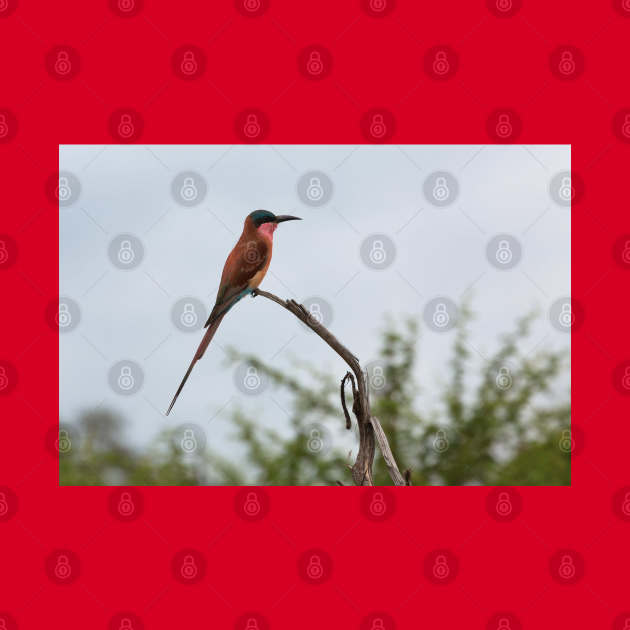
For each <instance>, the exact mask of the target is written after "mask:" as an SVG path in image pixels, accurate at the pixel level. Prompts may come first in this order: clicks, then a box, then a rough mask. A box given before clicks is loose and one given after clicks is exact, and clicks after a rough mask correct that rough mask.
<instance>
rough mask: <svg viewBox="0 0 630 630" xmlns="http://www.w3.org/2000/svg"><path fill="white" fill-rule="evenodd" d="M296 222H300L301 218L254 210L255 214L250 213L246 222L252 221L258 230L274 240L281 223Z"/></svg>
mask: <svg viewBox="0 0 630 630" xmlns="http://www.w3.org/2000/svg"><path fill="white" fill-rule="evenodd" d="M296 220H300V217H293V216H291V215H290V214H274V213H273V212H269V210H254V212H250V213H249V215H248V216H247V219H246V222H247V221H250V222H251V224H252V225H253V227H254V228H255V229H256V230H258V231H259V232H261V233H262V234H264V235H265V236H267V237H268V238H273V233H274V230H275V229H276V228H277V227H278V224H279V223H283V222H284V221H296Z"/></svg>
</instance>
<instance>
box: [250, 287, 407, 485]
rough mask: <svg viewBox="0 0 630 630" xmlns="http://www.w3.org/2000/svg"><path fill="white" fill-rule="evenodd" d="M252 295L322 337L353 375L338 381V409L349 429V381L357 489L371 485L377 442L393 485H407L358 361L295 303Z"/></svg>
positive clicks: (372, 482) (255, 292)
mask: <svg viewBox="0 0 630 630" xmlns="http://www.w3.org/2000/svg"><path fill="white" fill-rule="evenodd" d="M252 295H253V296H254V297H255V296H257V295H261V296H262V297H265V298H267V299H268V300H271V301H272V302H275V303H276V304H279V305H280V306H282V307H283V308H285V309H287V310H288V311H289V312H291V313H293V315H295V316H296V317H297V318H298V319H299V320H300V321H301V322H302V323H303V324H305V325H306V326H308V327H309V328H310V329H311V330H312V331H313V332H314V333H315V334H316V335H318V336H319V337H321V338H322V339H323V340H324V341H325V342H326V343H327V344H328V345H329V346H330V347H331V348H332V349H333V350H334V351H335V352H336V353H337V354H338V355H339V356H340V357H341V358H342V359H343V360H344V361H345V362H346V363H347V364H348V366H349V367H350V369H351V370H352V372H348V373H347V374H346V375H345V376H344V377H343V379H342V380H341V406H342V409H343V412H344V416H345V419H346V428H347V429H350V428H351V426H352V423H351V420H350V414H349V413H348V409H347V406H346V398H345V386H346V384H347V383H348V381H349V382H350V383H351V385H352V396H353V403H352V412H353V413H354V416H355V418H356V420H357V426H358V428H359V452H358V453H357V458H356V460H355V462H354V465H353V466H352V468H351V470H352V479H353V480H354V483H355V484H356V485H358V486H373V485H374V479H373V474H372V467H373V465H374V453H375V443H376V442H378V446H379V449H380V451H381V454H382V456H383V460H384V461H385V465H386V466H387V470H388V471H389V474H390V476H391V478H392V481H393V482H394V485H396V486H404V485H408V484H406V482H405V479H404V478H403V476H402V475H401V474H400V470H399V469H398V466H397V464H396V460H395V459H394V455H393V454H392V451H391V449H390V447H389V442H388V441H387V436H386V435H385V432H384V431H383V428H382V427H381V424H380V422H379V421H378V419H377V418H375V417H374V416H372V414H371V412H370V399H369V391H368V387H367V383H366V378H365V373H364V372H363V370H362V369H361V365H360V364H359V360H358V359H357V357H356V356H354V354H352V352H350V350H348V348H346V347H345V346H344V345H343V344H342V343H341V342H340V341H339V340H338V339H337V337H335V336H334V335H333V334H332V333H331V332H330V331H329V330H328V329H327V328H326V327H325V326H324V325H323V324H321V323H320V322H319V321H318V320H317V319H316V318H314V317H312V316H311V315H310V313H309V312H308V311H307V310H306V309H305V308H304V306H302V304H299V303H298V302H296V301H295V300H282V299H280V298H279V297H277V296H276V295H274V294H273V293H269V292H267V291H261V290H260V289H256V290H255V291H254V292H253V293H252Z"/></svg>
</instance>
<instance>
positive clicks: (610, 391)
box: [0, 0, 630, 630]
mask: <svg viewBox="0 0 630 630" xmlns="http://www.w3.org/2000/svg"><path fill="white" fill-rule="evenodd" d="M124 1H125V0H123V3H124ZM137 1H138V0H136V2H137ZM244 1H245V0H244ZM384 1H385V5H386V6H387V7H390V8H392V10H391V11H389V12H388V11H385V13H386V15H384V16H383V17H374V16H372V15H370V14H369V12H366V11H365V10H364V8H365V7H366V6H369V2H359V1H358V0H357V1H356V2H347V3H339V2H332V1H331V0H321V1H320V2H317V3H316V4H308V5H305V4H302V3H295V2H289V0H271V2H266V1H262V0H261V5H260V7H261V13H262V14H261V15H260V16H257V17H256V16H253V17H252V16H247V15H245V14H243V13H242V12H239V9H238V7H239V6H240V5H239V4H238V3H234V2H228V1H227V0H225V1H223V2H217V3H212V4H210V5H208V4H207V3H201V2H180V3H177V4H175V5H174V4H173V3H151V2H146V3H139V4H138V5H137V6H138V7H139V9H138V11H137V14H136V12H135V11H132V12H131V15H130V16H128V17H122V16H121V15H119V13H117V11H115V10H112V7H114V8H116V7H117V6H118V3H117V2H109V3H108V2H105V1H104V0H103V1H101V2H99V3H96V4H95V3H85V2H78V1H73V2H64V3H62V4H61V5H60V4H59V3H49V4H48V5H46V4H43V3H38V4H29V3H26V2H23V1H20V2H17V3H16V0H9V1H8V2H4V3H0V58H1V59H3V64H2V70H1V72H2V85H3V88H4V89H3V90H2V97H1V98H0V101H1V102H0V110H1V111H0V114H4V119H0V123H2V121H3V120H4V122H5V123H6V124H7V125H8V126H7V127H6V128H3V127H2V125H1V124H0V156H1V159H2V175H3V178H2V179H3V182H4V185H3V202H4V203H3V212H2V227H1V228H0V232H2V233H3V234H5V235H6V236H5V237H4V240H5V242H6V243H8V245H7V252H8V256H9V260H8V262H6V263H3V264H2V268H1V269H0V277H1V278H2V280H3V287H4V296H5V300H4V306H3V308H2V309H0V317H1V318H2V330H3V331H4V332H5V335H4V337H3V344H2V351H1V355H2V356H1V357H0V359H1V360H3V361H5V362H7V363H6V364H3V365H5V367H6V368H7V374H8V376H9V380H10V386H9V387H7V388H5V389H4V390H3V395H1V396H0V406H1V409H2V414H1V417H2V425H3V431H2V433H3V436H2V440H1V441H0V484H1V485H3V486H5V487H6V488H8V490H6V498H7V501H8V504H7V505H8V512H6V513H5V514H4V515H3V516H2V515H0V558H1V559H2V562H1V563H0V575H1V576H2V582H3V588H2V591H1V592H0V611H5V612H3V613H0V615H2V614H4V615H5V617H4V619H5V625H6V627H7V628H9V629H10V628H16V627H18V628H30V627H33V628H41V627H47V626H48V625H52V622H51V619H53V618H56V619H57V621H55V623H54V625H55V626H56V627H64V628H85V627H93V628H101V627H108V624H110V625H109V627H119V625H120V624H119V618H115V617H114V616H115V615H116V614H118V613H121V612H123V611H133V612H134V614H137V615H138V616H139V617H140V618H141V619H142V622H143V626H141V624H140V622H139V621H138V620H137V619H135V618H133V624H132V627H134V628H136V627H138V628H139V627H146V628H171V627H189V628H206V627H209V626H217V627H226V626H227V627H232V626H233V625H234V624H235V623H236V624H237V627H246V621H247V617H245V618H243V617H242V615H244V614H247V611H259V612H260V614H262V615H263V617H264V620H263V618H261V619H260V621H259V623H258V627H260V628H261V629H262V628H264V627H267V626H266V624H267V623H268V627H271V628H280V627H295V626H297V625H299V626H300V627H303V628H322V627H330V626H332V625H334V626H339V627H359V626H360V625H361V623H362V620H363V623H364V625H363V626H362V627H366V628H370V627H372V625H371V624H372V621H371V619H372V618H367V620H365V619H366V616H367V615H369V614H370V613H373V612H374V611H384V612H383V614H382V618H383V619H384V627H385V628H386V630H389V628H391V627H393V626H392V625H391V624H392V623H395V624H396V626H397V627H399V628H405V627H409V628H411V627H448V628H463V627H466V628H468V627H474V628H480V627H498V621H497V619H498V618H497V616H496V615H504V616H505V615H507V618H508V619H509V620H510V624H511V625H510V627H512V628H519V627H523V628H535V627H536V628H540V627H550V628H551V627H554V628H555V627H600V628H601V627H604V628H606V627H616V628H623V624H624V619H625V617H623V616H622V615H623V614H624V611H628V610H630V602H629V601H628V595H627V586H626V585H627V579H623V578H622V579H619V577H618V576H620V575H621V576H625V575H627V567H628V566H629V565H630V547H628V545H627V539H628V527H629V526H630V525H629V524H628V518H627V517H626V516H625V515H624V513H623V512H622V510H621V503H620V502H621V501H622V499H623V497H624V496H625V494H624V493H625V492H626V489H627V487H628V484H629V482H628V472H627V461H628V459H627V444H628V442H629V440H628V438H629V432H630V429H629V425H628V397H627V396H626V395H625V393H627V392H626V390H624V389H623V387H622V384H621V377H620V375H623V373H624V370H625V365H624V363H623V362H624V361H627V360H628V358H629V354H630V352H629V351H628V348H627V343H624V342H623V341H622V340H623V339H626V338H627V334H625V335H624V334H623V333H624V332H625V328H626V326H625V324H626V320H627V317H626V313H627V312H628V297H627V295H628V292H627V291H624V290H623V287H624V284H623V283H624V281H625V283H626V285H627V281H628V265H627V264H625V263H624V260H623V257H622V256H621V250H622V249H623V243H625V240H627V239H628V238H630V237H628V236H625V232H627V231H628V227H627V209H626V207H625V205H624V204H623V203H621V202H620V200H619V198H618V197H619V195H618V191H621V190H622V189H623V188H624V187H625V182H626V179H627V174H626V173H625V169H623V166H624V162H626V160H627V157H628V137H627V136H625V135H624V129H623V123H624V121H625V115H626V111H630V110H625V108H626V107H627V106H629V104H630V96H629V94H628V92H629V89H630V88H629V86H628V81H627V80H626V71H625V59H626V57H627V55H626V54H625V50H626V42H627V39H628V30H629V29H630V15H629V14H628V13H627V12H626V11H625V10H624V6H625V5H624V3H623V2H621V0H619V1H617V2H613V3H611V2H603V3H591V5H589V6H585V5H581V4H580V3H575V2H568V1H562V2H556V3H553V4H550V3H548V2H542V1H527V0H526V1H525V2H523V3H522V2H521V0H503V2H504V3H503V6H504V7H508V9H509V7H511V9H509V10H508V11H507V12H506V13H505V14H504V15H503V16H500V15H501V14H500V13H499V14H497V11H496V9H495V6H496V5H493V4H492V3H491V2H488V3H486V2H481V1H477V2H470V3H460V4H456V5H453V4H452V3H442V4H441V5H440V4H439V3H432V4H431V5H430V6H429V5H426V4H425V3H414V2H411V0H408V1H403V0H399V1H398V2H397V3H395V6H394V5H393V3H392V2H391V0H384ZM499 2H501V0H499ZM505 2H507V4H505ZM376 5H378V2H377V3H376ZM521 5H522V6H521ZM372 6H374V5H372ZM488 7H491V8H492V9H493V10H490V9H489V8H488ZM377 8H378V7H377ZM183 44H194V45H195V46H197V47H198V50H200V51H201V53H203V55H204V56H205V62H206V63H205V71H204V74H203V75H202V76H200V77H198V78H196V79H193V80H188V79H182V78H181V77H180V76H178V75H177V74H175V73H174V72H173V71H172V68H173V59H172V55H173V53H174V52H175V51H176V50H177V49H178V48H179V47H180V46H181V45H183ZM315 44H316V45H318V46H320V47H323V49H324V51H326V54H324V55H323V56H322V57H321V59H323V60H324V62H325V63H330V64H331V67H330V68H329V69H328V70H329V72H328V71H327V72H326V73H325V74H326V76H324V77H322V78H321V80H310V79H309V78H307V77H306V76H305V75H304V74H303V72H301V70H300V67H299V65H298V59H303V58H304V53H301V51H302V50H303V49H306V48H307V47H308V46H311V45H315ZM55 46H62V47H64V46H70V48H69V49H67V48H66V49H64V50H67V51H68V52H69V55H70V57H69V59H70V61H71V63H72V64H74V69H75V70H76V69H77V68H78V72H77V73H76V74H75V73H74V71H73V72H72V73H70V75H71V76H68V77H67V78H65V79H62V78H60V77H59V76H55V70H54V64H53V65H52V66H51V54H53V52H51V51H57V50H60V49H56V48H54V47H55ZM434 46H446V47H447V50H448V51H449V52H448V54H449V55H452V57H450V60H451V61H452V62H453V63H454V64H455V66H456V70H455V72H454V74H452V75H451V76H447V77H442V78H437V79H436V77H435V76H432V74H431V70H430V66H427V63H426V60H425V55H426V53H427V51H429V50H430V49H432V48H433V47H434ZM562 46H571V47H573V48H572V50H573V51H574V54H575V57H574V58H575V60H576V62H577V67H576V69H575V71H574V74H573V76H569V77H567V76H560V75H559V74H558V72H557V71H556V70H555V69H554V68H555V66H554V64H555V61H554V60H557V58H558V55H559V54H560V52H559V51H561V50H562V49H561V48H559V47H562ZM327 55H329V56H327ZM77 64H78V65H77ZM51 68H52V69H51ZM120 108H130V109H131V110H132V112H131V115H133V116H136V115H137V116H138V118H137V119H135V118H134V122H135V123H136V132H137V134H136V135H134V136H133V137H132V138H130V140H132V141H136V140H137V141H140V142H142V143H233V142H242V141H245V140H246V139H247V138H246V137H243V136H242V135H241V134H240V133H237V131H238V130H239V129H240V128H242V124H241V121H242V117H243V116H246V115H247V114H248V112H250V110H254V111H256V112H258V113H259V115H260V118H259V120H260V121H261V124H262V132H263V133H262V135H261V137H260V138H259V139H263V140H264V141H266V142H270V143H293V142H304V143H362V142H368V141H374V140H375V138H370V137H369V135H367V136H366V135H365V129H366V127H365V124H364V122H363V123H362V121H365V116H366V112H370V111H371V110H373V109H375V108H376V109H377V110H378V108H380V109H382V110H384V111H383V112H381V113H382V114H383V116H384V120H385V122H386V123H387V125H388V133H387V136H386V137H384V138H380V140H385V141H388V142H395V143H439V144H442V143H488V142H495V141H497V140H500V139H499V138H497V137H496V135H495V134H494V133H493V132H492V129H493V128H494V127H495V126H496V125H495V123H496V118H493V116H498V115H499V114H501V113H502V111H503V110H507V111H508V112H509V113H510V115H511V116H512V119H511V121H512V122H513V123H514V124H513V135H511V136H509V137H508V138H504V139H503V140H505V141H509V142H515V141H517V142H519V143H528V144H536V143H550V142H554V143H571V144H572V145H573V155H572V167H573V172H574V178H575V181H576V182H577V181H581V185H580V190H579V195H578V198H577V199H576V203H575V204H574V207H573V209H572V219H573V221H572V230H573V232H572V246H573V247H572V249H573V281H572V284H573V286H572V294H573V298H574V299H575V300H578V301H579V302H580V303H581V305H582V307H583V311H584V322H583V324H582V325H581V326H580V327H579V328H578V329H577V330H575V331H574V333H573V337H572V344H573V357H574V360H573V366H574V369H573V375H572V378H573V404H574V412H573V425H574V427H575V434H574V437H575V439H576V450H575V452H574V458H573V487H571V488H559V489H553V488H540V489H535V488H521V489H519V490H514V492H517V493H518V495H519V496H520V498H521V499H522V509H521V511H520V513H519V514H518V516H517V518H515V519H513V520H511V521H509V522H497V521H495V520H493V519H492V518H491V517H490V516H489V514H488V512H487V511H486V509H485V505H486V499H487V496H488V493H489V492H491V490H490V489H484V488H416V489H414V490H412V491H409V490H407V491H403V490H401V491H397V492H395V496H396V502H397V509H396V512H395V514H394V515H393V516H392V517H391V518H389V519H387V520H385V521H384V522H373V521H370V520H368V519H365V518H364V517H363V516H362V513H361V511H360V498H361V496H362V492H363V491H362V490H361V489H353V488H346V489H343V490H342V489H337V490H334V489H323V488H319V489H317V488H314V489H310V490H305V489H299V488H275V489H270V490H269V491H268V495H269V500H270V503H269V512H268V513H267V514H266V515H265V517H264V518H262V519H260V520H257V521H254V522H250V521H247V520H245V519H243V518H240V517H239V515H238V514H237V512H236V511H235V509H234V504H235V494H236V492H237V490H235V489H230V488H180V489H175V488H161V489H142V490H141V492H142V496H143V500H144V510H143V514H142V516H141V517H140V518H137V519H135V520H132V522H120V521H117V520H115V519H113V518H112V516H111V515H110V512H109V511H108V501H109V499H110V490H109V489H105V488H103V489H100V488H93V489H88V488H84V489H81V488H63V489H59V488H58V487H57V481H56V478H57V476H56V458H55V457H54V456H53V454H52V453H51V452H50V450H49V448H48V447H47V446H46V444H47V439H48V438H47V435H48V432H49V431H50V430H51V429H52V430H53V431H54V427H55V424H56V422H57V409H58V404H57V403H58V399H57V397H58V392H57V376H58V374H57V372H58V367H57V336H56V334H55V332H54V331H53V330H51V329H50V328H49V327H48V326H47V325H46V323H45V311H46V308H47V305H48V304H49V303H50V301H51V300H54V299H55V296H56V293H57V286H58V266H57V242H58V239H57V234H58V224H57V208H56V206H55V204H54V203H52V202H51V200H50V199H49V197H48V195H47V194H46V186H47V184H46V182H47V181H48V180H49V178H50V177H51V176H52V177H53V178H54V177H55V171H56V169H57V150H58V145H59V144H63V143H111V142H118V141H119V140H120V138H116V137H115V135H114V137H113V136H112V134H111V133H110V130H111V129H112V120H114V121H115V119H112V116H114V115H119V113H120V112H119V110H120ZM497 110H501V111H497ZM116 112H118V114H115V113H116ZM114 133H115V132H114ZM578 178H579V179H578ZM14 246H15V247H14ZM620 248H621V249H620ZM619 287H622V290H621V291H620V290H619ZM187 548H193V549H196V550H199V551H200V552H201V553H202V555H203V560H204V561H205V569H206V570H205V574H204V575H203V576H202V577H201V579H200V580H199V581H195V583H194V584H181V583H180V582H178V581H177V580H175V579H173V575H172V573H171V563H172V559H173V557H174V555H175V554H176V553H179V552H181V551H182V550H185V549H187ZM310 548H318V549H321V550H322V553H324V552H326V553H327V554H329V556H330V563H331V564H330V570H331V571H332V573H331V575H330V577H329V579H327V580H325V581H324V583H322V584H311V583H308V582H307V581H305V580H303V579H301V578H300V577H299V572H298V560H299V559H300V558H301V554H302V553H303V552H305V551H307V550H308V549H310ZM59 549H62V550H63V549H67V550H69V552H72V553H74V554H76V559H77V561H78V563H79V564H80V574H77V579H76V580H74V581H71V583H69V584H58V583H57V582H55V580H54V579H51V578H50V577H49V575H50V571H48V569H47V567H48V568H50V562H51V561H53V560H54V556H50V554H51V553H52V552H54V550H59ZM440 549H447V550H449V551H448V552H446V553H447V554H448V553H452V554H453V556H454V557H455V558H456V560H457V563H458V565H457V566H458V570H457V575H456V576H455V579H454V580H452V581H449V582H448V583H446V584H437V585H436V584H434V583H433V582H432V581H431V579H429V578H428V577H427V573H426V571H425V568H426V563H427V562H428V560H427V559H428V558H429V559H430V558H432V556H430V554H431V553H433V552H436V551H437V550H440ZM564 550H568V552H566V553H569V554H574V555H573V556H572V557H574V558H575V567H576V572H577V574H576V579H575V580H573V579H571V580H568V581H565V582H564V583H563V582H562V580H558V579H555V578H554V576H556V577H557V574H556V571H557V562H556V564H555V565H554V558H555V557H556V554H560V556H558V557H559V558H561V556H562V554H564V553H565V551H564ZM69 552H68V556H69V558H70V562H71V564H72V563H73V562H75V556H74V555H72V553H69ZM323 557H325V558H328V556H325V555H324V556H323ZM51 558H53V560H51ZM449 558H450V556H449ZM582 561H583V564H582ZM300 562H302V560H301V561H300ZM326 562H327V560H326ZM324 564H325V570H326V571H328V570H329V566H328V564H326V563H324ZM453 566H454V565H453ZM72 567H73V568H74V565H72ZM327 577H328V575H327ZM429 577H430V576H429ZM506 611H507V612H506ZM508 613H509V614H512V615H514V616H515V618H512V617H509V614H508ZM628 614H630V613H628ZM7 615H8V616H7ZM113 617H114V621H111V620H112V618H113ZM0 618H2V617H1V616H0ZM131 618H132V617H130V619H131ZM238 619H240V621H238V622H237V620H238ZM256 619H258V618H256ZM615 619H616V620H617V621H615ZM517 620H518V621H517ZM14 622H15V624H14ZM117 624H118V625H117ZM239 624H240V625H239ZM492 624H494V625H492ZM519 624H520V625H519ZM615 624H616V625H615ZM250 625H251V624H250ZM123 627H124V626H123ZM376 627H378V626H376Z"/></svg>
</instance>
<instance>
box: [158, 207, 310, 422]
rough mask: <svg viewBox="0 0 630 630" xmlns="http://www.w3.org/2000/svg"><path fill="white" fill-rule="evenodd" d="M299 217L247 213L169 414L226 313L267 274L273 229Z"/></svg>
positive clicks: (257, 212) (256, 211) (265, 211)
mask: <svg viewBox="0 0 630 630" xmlns="http://www.w3.org/2000/svg"><path fill="white" fill-rule="evenodd" d="M299 220H301V217H294V216H291V215H289V214H280V215H275V214H274V213H273V212H269V211H268V210H254V211H253V212H250V213H249V214H248V215H247V217H246V218H245V224H244V226H243V233H242V234H241V237H240V238H239V239H238V241H237V243H236V245H235V246H234V249H232V251H231V252H230V254H229V256H228V257H227V260H226V261H225V265H224V266H223V273H222V274H221V283H220V284H219V290H218V291H217V299H216V302H215V305H214V308H213V309H212V312H211V313H210V316H209V317H208V321H207V322H206V324H205V326H204V327H205V328H207V330H206V332H205V334H204V336H203V339H202V340H201V343H200V344H199V347H198V348H197V352H195V356H194V357H193V359H192V361H191V363H190V366H189V367H188V370H187V371H186V374H185V375H184V378H183V379H182V382H181V384H180V386H179V387H178V388H177V391H176V392H175V396H173V400H172V401H171V404H170V406H169V408H168V411H167V412H166V415H167V416H168V414H169V413H170V412H171V409H172V408H173V405H174V404H175V401H176V400H177V397H178V396H179V394H180V392H181V391H182V389H183V388H184V385H185V384H186V381H187V380H188V377H189V376H190V373H191V372H192V369H193V368H194V367H195V364H196V363H197V361H199V359H201V357H203V355H204V353H205V351H206V349H207V348H208V345H209V344H210V342H211V341H212V338H213V337H214V334H215V333H216V332H217V328H218V327H219V324H220V323H221V321H222V320H223V318H224V317H225V315H226V313H227V312H228V311H229V310H230V309H231V308H232V307H233V306H234V305H235V304H236V303H237V302H238V301H239V300H241V299H242V298H244V297H245V296H246V295H250V294H252V293H253V292H254V290H255V289H257V288H258V286H259V285H260V283H261V282H262V279H263V278H264V277H265V274H266V273H267V270H268V269H269V263H270V262H271V251H272V249H273V233H274V232H275V230H276V228H277V227H278V224H280V223H284V222H285V221H299Z"/></svg>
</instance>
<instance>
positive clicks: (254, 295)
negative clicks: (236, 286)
mask: <svg viewBox="0 0 630 630" xmlns="http://www.w3.org/2000/svg"><path fill="white" fill-rule="evenodd" d="M251 295H252V297H253V298H255V297H256V296H257V295H258V289H252V293H251Z"/></svg>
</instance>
